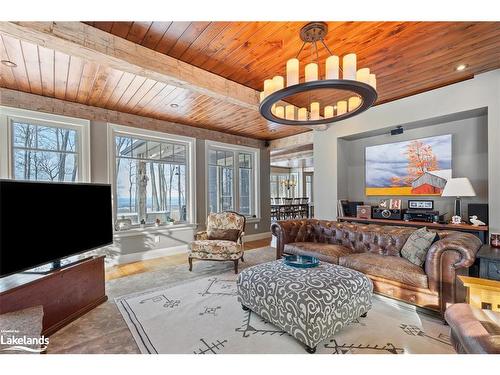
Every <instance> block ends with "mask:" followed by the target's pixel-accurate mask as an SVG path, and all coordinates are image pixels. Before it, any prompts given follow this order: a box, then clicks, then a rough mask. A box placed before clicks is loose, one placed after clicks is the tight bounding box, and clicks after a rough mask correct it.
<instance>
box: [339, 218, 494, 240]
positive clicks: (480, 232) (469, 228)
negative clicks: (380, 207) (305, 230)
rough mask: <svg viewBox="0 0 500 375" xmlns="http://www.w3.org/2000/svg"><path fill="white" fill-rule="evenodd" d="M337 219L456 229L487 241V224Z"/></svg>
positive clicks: (353, 220) (365, 222)
mask: <svg viewBox="0 0 500 375" xmlns="http://www.w3.org/2000/svg"><path fill="white" fill-rule="evenodd" d="M337 221H352V222H356V223H363V224H382V225H398V226H403V227H417V228H421V227H427V228H433V229H438V230H439V229H441V230H456V231H459V232H468V233H471V234H473V235H475V236H476V237H478V238H479V239H480V240H481V241H482V242H483V243H487V241H488V226H487V225H482V226H479V227H478V226H474V225H470V224H465V223H462V224H439V223H428V222H425V221H404V220H389V219H360V218H357V217H349V216H339V217H337Z"/></svg>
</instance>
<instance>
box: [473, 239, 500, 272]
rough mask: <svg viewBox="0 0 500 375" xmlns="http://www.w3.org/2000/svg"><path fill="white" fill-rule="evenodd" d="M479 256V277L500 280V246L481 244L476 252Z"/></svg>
mask: <svg viewBox="0 0 500 375" xmlns="http://www.w3.org/2000/svg"><path fill="white" fill-rule="evenodd" d="M476 257H478V258H479V261H480V262H479V277H481V278H483V279H491V280H500V248H496V247H492V246H490V245H483V246H481V248H480V249H479V251H478V252H477V254H476Z"/></svg>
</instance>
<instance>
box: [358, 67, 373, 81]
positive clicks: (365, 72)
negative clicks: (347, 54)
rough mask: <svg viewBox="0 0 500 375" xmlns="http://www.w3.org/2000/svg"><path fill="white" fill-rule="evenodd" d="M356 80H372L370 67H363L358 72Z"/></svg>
mask: <svg viewBox="0 0 500 375" xmlns="http://www.w3.org/2000/svg"><path fill="white" fill-rule="evenodd" d="M356 81H359V82H363V83H369V82H370V69H368V68H362V69H359V70H358V71H357V72H356Z"/></svg>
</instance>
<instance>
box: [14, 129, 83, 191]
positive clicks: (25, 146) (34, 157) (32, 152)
mask: <svg viewBox="0 0 500 375" xmlns="http://www.w3.org/2000/svg"><path fill="white" fill-rule="evenodd" d="M12 136H13V149H12V151H13V154H14V155H13V170H14V178H15V179H17V180H38V181H58V182H63V181H66V182H75V181H76V180H77V178H78V152H77V144H78V133H77V131H76V130H73V129H67V128H62V127H56V126H45V125H43V126H42V125H38V124H30V123H21V122H12Z"/></svg>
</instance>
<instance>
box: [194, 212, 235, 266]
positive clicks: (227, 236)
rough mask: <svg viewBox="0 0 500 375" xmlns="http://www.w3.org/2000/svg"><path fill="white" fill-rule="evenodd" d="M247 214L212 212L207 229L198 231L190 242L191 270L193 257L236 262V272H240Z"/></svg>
mask: <svg viewBox="0 0 500 375" xmlns="http://www.w3.org/2000/svg"><path fill="white" fill-rule="evenodd" d="M244 230H245V216H243V215H240V214H238V213H236V212H232V211H224V212H218V213H210V214H209V215H208V218H207V230H206V231H203V232H198V233H196V235H195V240H194V241H193V242H191V243H190V244H189V256H188V260H189V270H190V271H192V270H193V259H200V260H218V261H230V260H232V261H233V262H234V273H238V261H239V260H240V259H241V261H242V262H243V250H244V249H243V235H244Z"/></svg>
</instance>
